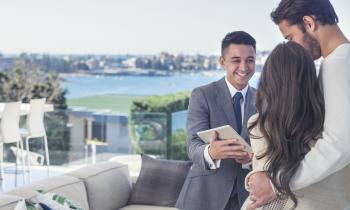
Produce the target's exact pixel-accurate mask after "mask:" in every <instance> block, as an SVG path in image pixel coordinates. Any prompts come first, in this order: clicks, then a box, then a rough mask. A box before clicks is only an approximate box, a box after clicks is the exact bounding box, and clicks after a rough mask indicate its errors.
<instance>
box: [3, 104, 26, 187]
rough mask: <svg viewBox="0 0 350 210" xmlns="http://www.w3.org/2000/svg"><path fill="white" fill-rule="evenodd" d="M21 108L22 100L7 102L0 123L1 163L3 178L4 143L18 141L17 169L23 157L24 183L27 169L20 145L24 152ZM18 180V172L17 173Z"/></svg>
mask: <svg viewBox="0 0 350 210" xmlns="http://www.w3.org/2000/svg"><path fill="white" fill-rule="evenodd" d="M20 108H21V102H13V103H5V106H4V111H3V113H2V117H1V125H0V164H1V166H0V167H1V179H3V177H4V176H3V175H4V168H3V160H4V157H3V155H4V147H3V146H4V144H9V143H16V153H15V155H16V171H17V165H18V163H19V157H22V169H23V183H25V174H24V172H25V170H24V156H23V154H21V155H19V146H20V147H21V149H20V151H21V153H22V152H23V141H22V138H21V134H20V129H19V117H20ZM16 180H17V174H16ZM16 183H17V182H16Z"/></svg>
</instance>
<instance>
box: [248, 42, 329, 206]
mask: <svg viewBox="0 0 350 210" xmlns="http://www.w3.org/2000/svg"><path fill="white" fill-rule="evenodd" d="M256 108H257V114H256V115H254V116H252V117H251V118H250V120H249V122H248V130H249V132H250V135H251V146H252V149H253V151H254V157H253V171H252V172H251V173H250V174H252V173H255V172H258V171H266V173H267V174H268V176H269V177H270V179H271V182H272V184H273V185H274V186H275V189H276V191H277V192H278V194H279V195H280V196H278V198H277V199H276V200H274V201H272V202H271V203H270V204H267V205H266V206H265V207H263V209H294V208H297V209H299V208H300V209H308V210H312V209H316V208H313V204H312V202H313V201H312V198H310V199H311V201H310V200H309V197H308V195H307V194H303V192H300V194H299V192H293V191H292V190H291V188H290V186H289V183H290V181H291V179H292V177H293V175H294V174H295V173H296V171H297V169H298V166H299V165H300V162H301V161H302V160H303V158H304V156H305V154H306V153H307V152H308V151H309V150H310V148H311V147H312V146H313V144H314V143H315V141H316V140H317V139H318V138H319V137H320V135H321V134H322V130H323V123H324V116H325V108H324V99H323V94H322V92H321V88H320V85H319V81H318V78H317V75H316V69H315V64H314V62H313V59H312V57H311V55H310V54H309V53H308V52H307V51H306V50H305V49H304V48H303V47H302V46H300V45H299V44H297V43H295V42H287V43H282V44H279V45H278V46H277V47H276V48H275V49H274V50H273V51H272V52H271V54H270V56H269V57H268V59H267V61H266V63H265V65H264V68H263V71H262V74H261V78H260V83H259V86H258V89H257V95H256ZM250 174H248V175H247V178H246V183H249V181H248V180H249V175H250ZM315 185H317V184H315ZM313 187H317V186H310V187H309V188H313ZM246 188H247V190H248V191H249V185H248V184H246ZM304 201H305V202H306V203H305V202H304ZM309 201H310V202H311V205H309V204H307V203H308V202H309ZM249 202H250V200H249V198H248V199H247V201H246V203H245V205H244V207H243V208H242V209H245V208H246V205H247V204H248V203H249ZM299 204H300V205H299Z"/></svg>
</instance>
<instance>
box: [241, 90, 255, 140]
mask: <svg viewBox="0 0 350 210" xmlns="http://www.w3.org/2000/svg"><path fill="white" fill-rule="evenodd" d="M255 112H256V110H255V91H254V90H253V89H252V88H251V87H250V86H249V89H248V91H247V95H246V103H245V107H244V118H243V129H242V133H241V136H242V137H243V138H244V139H245V140H246V141H247V142H248V143H249V144H250V138H249V133H248V130H247V125H248V120H249V118H250V117H251V116H252V115H253V114H255Z"/></svg>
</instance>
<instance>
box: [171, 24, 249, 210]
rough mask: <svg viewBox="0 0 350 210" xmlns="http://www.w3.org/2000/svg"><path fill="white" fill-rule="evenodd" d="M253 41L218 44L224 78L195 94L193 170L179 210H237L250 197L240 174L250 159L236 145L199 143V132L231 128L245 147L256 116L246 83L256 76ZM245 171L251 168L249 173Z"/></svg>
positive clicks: (239, 37)
mask: <svg viewBox="0 0 350 210" xmlns="http://www.w3.org/2000/svg"><path fill="white" fill-rule="evenodd" d="M255 44H256V43H255V39H254V38H253V37H252V36H251V35H249V34H248V33H246V32H243V31H236V32H232V33H229V34H227V35H226V36H225V38H224V39H223V40H222V44H221V57H220V64H221V66H222V68H223V69H224V70H225V71H226V76H225V77H224V78H222V79H220V80H219V81H216V82H213V83H211V84H208V85H206V86H202V87H198V88H196V89H194V90H193V92H192V96H191V99H190V105H189V108H188V118H187V132H188V156H189V157H190V159H191V160H192V161H193V166H192V168H191V170H190V172H189V174H188V176H187V178H186V181H185V183H184V185H183V188H182V190H181V193H180V195H179V199H178V201H177V204H176V207H177V208H179V209H182V210H206V209H207V210H223V209H225V210H226V209H227V210H228V209H229V210H236V209H239V208H240V206H241V205H242V204H243V202H244V200H245V199H246V197H247V196H248V192H246V191H245V189H244V178H245V176H246V174H247V173H248V172H249V170H247V169H244V167H243V168H242V164H243V165H244V164H247V163H249V162H250V160H251V156H250V155H249V154H248V153H246V152H244V151H243V145H241V144H239V143H238V142H237V141H235V140H234V139H228V140H217V139H216V135H215V134H213V139H212V141H211V142H210V144H206V143H205V142H203V141H202V140H201V139H200V138H199V137H198V136H197V132H198V131H203V130H207V129H210V128H215V127H219V126H223V125H231V126H232V127H233V128H234V129H235V130H236V131H237V132H238V133H240V134H241V136H242V137H243V138H244V139H245V140H246V141H247V142H248V143H249V135H248V133H247V129H246V125H247V120H248V119H249V117H250V116H251V115H253V114H254V113H255V106H254V98H255V89H254V88H252V87H250V86H249V85H248V81H249V80H250V78H251V77H252V76H253V75H254V73H255V56H256V47H255ZM248 168H249V167H248Z"/></svg>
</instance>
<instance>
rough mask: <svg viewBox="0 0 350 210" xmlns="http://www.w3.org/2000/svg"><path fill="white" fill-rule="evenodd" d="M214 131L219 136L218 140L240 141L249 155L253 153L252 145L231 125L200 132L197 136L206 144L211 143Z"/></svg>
mask: <svg viewBox="0 0 350 210" xmlns="http://www.w3.org/2000/svg"><path fill="white" fill-rule="evenodd" d="M213 131H216V132H217V134H218V139H238V141H239V142H240V143H241V144H243V145H245V149H244V151H246V152H248V153H253V150H252V148H251V147H250V145H249V144H248V143H247V142H246V141H245V140H244V139H243V138H242V136H240V135H239V134H238V133H237V132H236V131H235V130H234V129H233V128H232V127H231V126H230V125H224V126H221V127H217V128H212V129H209V130H205V131H200V132H198V133H197V135H198V136H199V137H200V138H201V139H202V140H203V141H204V142H206V143H210V140H211V137H212V135H213Z"/></svg>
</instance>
